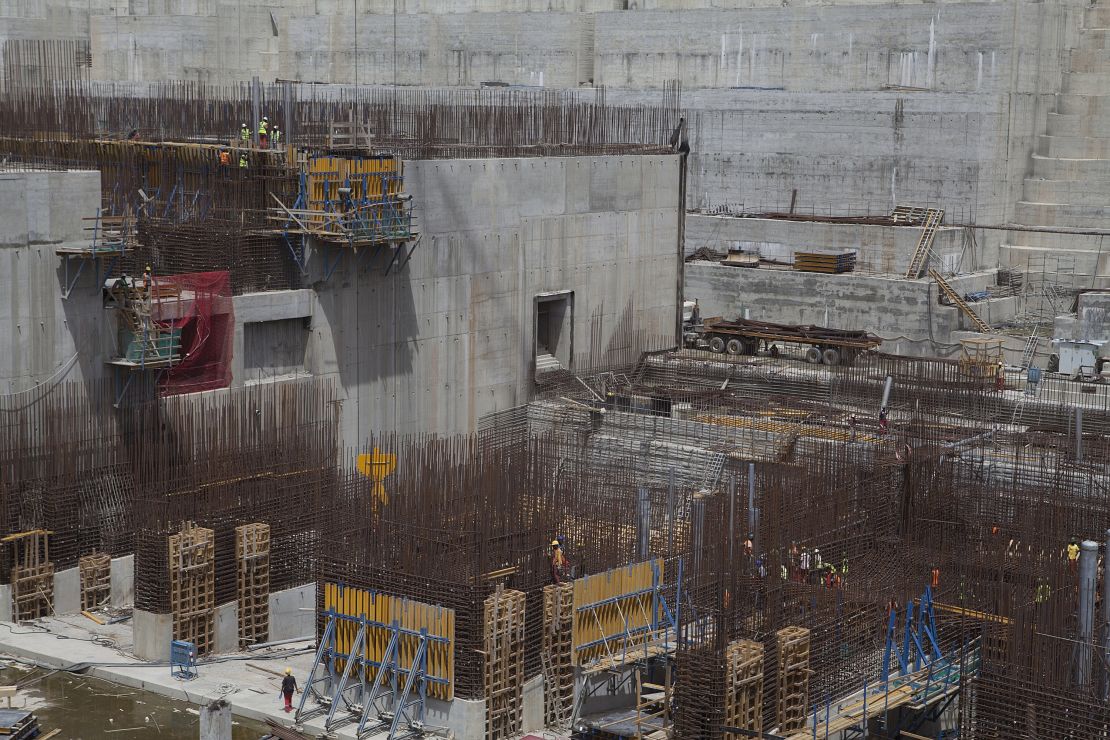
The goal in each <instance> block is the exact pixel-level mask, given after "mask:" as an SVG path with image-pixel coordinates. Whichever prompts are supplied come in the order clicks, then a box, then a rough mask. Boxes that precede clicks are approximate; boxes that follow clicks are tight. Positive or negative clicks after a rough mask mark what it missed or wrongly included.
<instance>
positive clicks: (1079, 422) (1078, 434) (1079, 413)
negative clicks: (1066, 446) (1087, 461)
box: [1075, 406, 1083, 462]
mask: <svg viewBox="0 0 1110 740" xmlns="http://www.w3.org/2000/svg"><path fill="white" fill-rule="evenodd" d="M1075 461H1076V462H1083V407H1082V406H1076V407H1075Z"/></svg>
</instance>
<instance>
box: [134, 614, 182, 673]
mask: <svg viewBox="0 0 1110 740" xmlns="http://www.w3.org/2000/svg"><path fill="white" fill-rule="evenodd" d="M131 623H132V625H133V627H132V630H133V633H132V634H133V637H134V652H135V657H137V658H139V659H140V660H150V661H160V662H164V663H168V662H169V659H170V642H171V641H172V640H173V615H172V614H154V613H153V612H148V611H144V610H142V609H135V610H134V611H133V612H132V613H131Z"/></svg>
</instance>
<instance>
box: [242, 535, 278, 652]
mask: <svg viewBox="0 0 1110 740" xmlns="http://www.w3.org/2000/svg"><path fill="white" fill-rule="evenodd" d="M235 561H236V563H237V564H238V571H239V574H238V580H237V584H238V597H239V647H241V648H245V647H247V646H248V645H254V644H256V643H259V642H265V641H266V639H267V638H268V636H269V634H270V525H269V524H262V523H257V522H256V523H254V524H244V525H242V526H239V527H236V528H235Z"/></svg>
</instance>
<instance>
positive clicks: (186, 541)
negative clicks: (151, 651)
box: [168, 522, 216, 655]
mask: <svg viewBox="0 0 1110 740" xmlns="http://www.w3.org/2000/svg"><path fill="white" fill-rule="evenodd" d="M168 540H169V543H168V547H169V571H170V573H169V576H170V609H171V611H172V612H173V639H175V640H185V641H187V642H191V643H193V644H194V645H196V648H197V654H198V655H204V654H206V653H209V652H211V650H212V649H213V647H214V646H215V623H216V619H215V607H216V537H215V533H214V532H213V531H212V530H211V529H206V528H204V527H198V526H197V525H196V524H194V523H193V522H185V524H183V525H182V527H181V532H180V533H178V534H173V535H170V536H169V538H168Z"/></svg>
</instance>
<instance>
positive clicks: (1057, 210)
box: [1014, 200, 1110, 229]
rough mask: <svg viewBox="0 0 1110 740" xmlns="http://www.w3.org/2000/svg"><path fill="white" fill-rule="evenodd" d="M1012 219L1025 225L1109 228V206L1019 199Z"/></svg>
mask: <svg viewBox="0 0 1110 740" xmlns="http://www.w3.org/2000/svg"><path fill="white" fill-rule="evenodd" d="M1014 221H1015V222H1017V223H1019V224H1022V225H1027V226H1067V227H1070V228H1090V229H1110V208H1107V207H1106V206H1105V205H1098V206H1082V205H1072V204H1071V203H1034V202H1030V201H1025V200H1019V201H1018V203H1017V206H1016V207H1015V208H1014Z"/></svg>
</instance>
